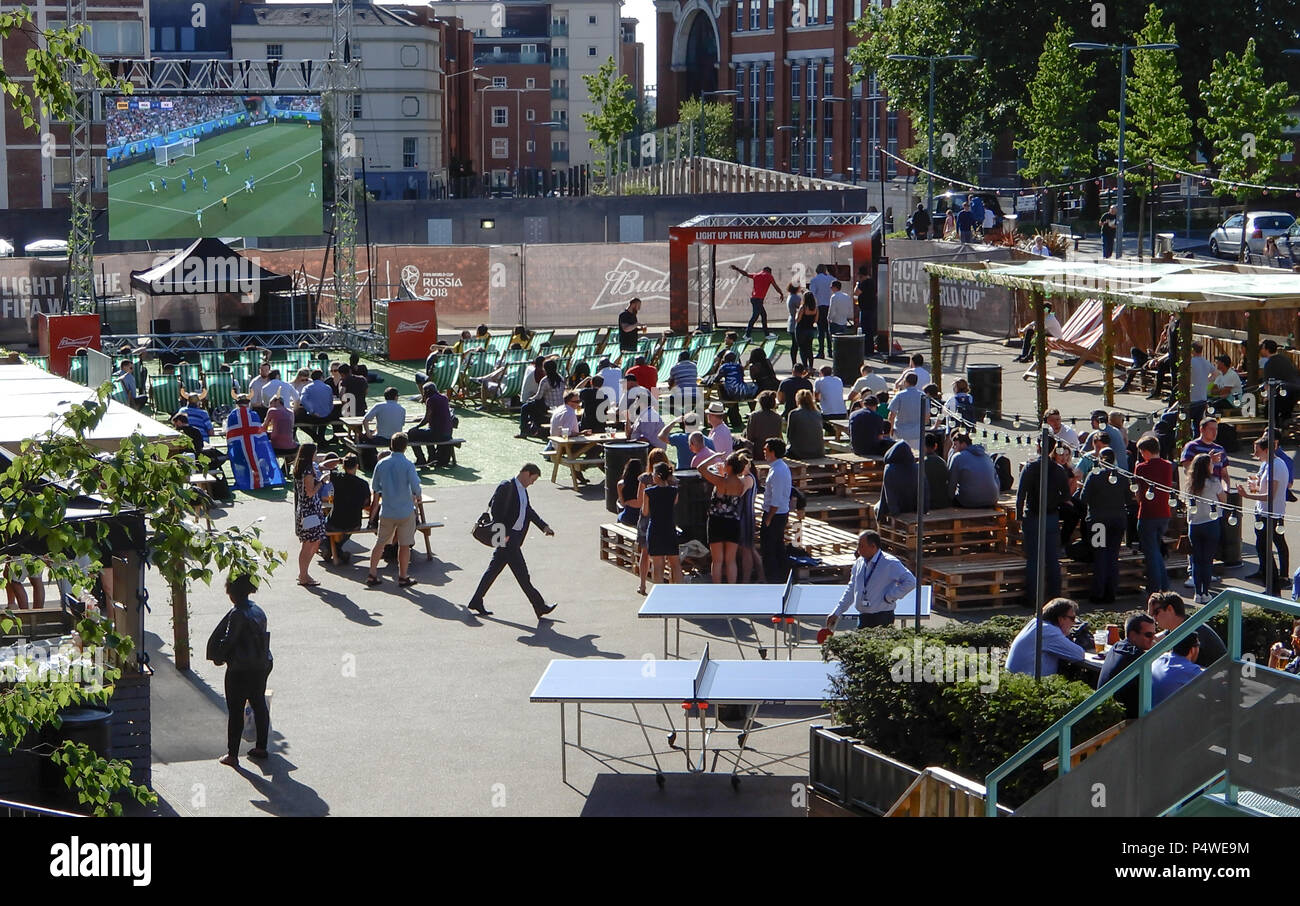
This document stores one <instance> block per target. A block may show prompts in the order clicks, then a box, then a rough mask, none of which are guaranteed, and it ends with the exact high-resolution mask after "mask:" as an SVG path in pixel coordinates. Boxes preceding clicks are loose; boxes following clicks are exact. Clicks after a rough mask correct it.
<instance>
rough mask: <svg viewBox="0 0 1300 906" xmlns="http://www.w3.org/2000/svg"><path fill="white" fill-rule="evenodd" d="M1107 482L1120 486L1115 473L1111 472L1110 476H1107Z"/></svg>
mask: <svg viewBox="0 0 1300 906" xmlns="http://www.w3.org/2000/svg"><path fill="white" fill-rule="evenodd" d="M1106 480H1107V481H1109V482H1110V483H1111V484H1119V479H1118V478H1116V477H1115V473H1114V472H1111V473H1110V475H1109V476H1107V478H1106Z"/></svg>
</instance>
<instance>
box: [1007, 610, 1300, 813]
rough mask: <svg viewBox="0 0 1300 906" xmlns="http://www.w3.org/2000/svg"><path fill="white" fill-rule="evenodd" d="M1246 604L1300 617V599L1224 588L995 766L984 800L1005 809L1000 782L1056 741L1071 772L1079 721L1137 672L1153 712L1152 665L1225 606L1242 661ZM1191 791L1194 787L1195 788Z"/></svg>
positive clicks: (1060, 761)
mask: <svg viewBox="0 0 1300 906" xmlns="http://www.w3.org/2000/svg"><path fill="white" fill-rule="evenodd" d="M1244 604H1254V605H1255V606H1256V607H1260V608H1262V609H1264V610H1274V611H1281V612H1283V613H1287V614H1290V615H1291V616H1292V617H1300V605H1297V604H1292V603H1289V602H1287V601H1283V600H1281V599H1280V598H1273V597H1269V596H1267V595H1262V594H1256V593H1254V592H1247V591H1241V590H1240V589H1228V590H1226V591H1223V592H1221V593H1220V594H1219V595H1218V597H1216V598H1215V599H1214V600H1213V601H1211V602H1210V603H1209V604H1207V605H1205V606H1204V607H1202V608H1201V609H1200V610H1198V611H1197V612H1196V613H1195V614H1194V615H1192V616H1190V617H1188V618H1187V619H1186V620H1185V621H1184V622H1183V623H1182V625H1180V626H1179V627H1178V628H1177V629H1175V630H1172V631H1171V632H1170V633H1169V634H1168V635H1166V636H1165V637H1164V638H1163V639H1161V640H1160V641H1159V642H1157V643H1156V644H1155V645H1154V646H1152V648H1151V649H1150V650H1149V651H1147V653H1146V654H1144V655H1143V656H1142V657H1140V658H1138V659H1137V660H1136V661H1134V662H1133V663H1131V664H1129V665H1128V666H1127V667H1125V668H1124V669H1123V670H1121V671H1120V672H1119V673H1117V674H1115V675H1114V676H1113V677H1112V678H1111V679H1110V681H1109V682H1108V683H1106V685H1104V686H1102V687H1101V688H1100V689H1098V690H1097V691H1096V692H1095V693H1093V694H1092V695H1090V696H1089V697H1088V698H1087V699H1086V700H1084V701H1083V702H1081V703H1080V704H1079V705H1077V706H1076V707H1075V708H1074V709H1073V710H1071V711H1070V712H1069V713H1068V714H1066V715H1065V716H1064V717H1062V718H1061V719H1060V720H1058V721H1057V722H1056V723H1054V724H1053V725H1052V726H1050V727H1048V728H1047V729H1046V730H1044V731H1043V732H1042V733H1040V734H1039V735H1038V737H1037V738H1036V739H1034V741H1033V742H1031V743H1029V745H1027V746H1025V747H1024V748H1023V749H1021V750H1020V751H1019V752H1017V753H1016V754H1015V755H1012V756H1011V757H1010V758H1009V759H1007V760H1006V761H1005V762H1003V763H1002V764H1001V765H999V766H998V767H997V768H995V769H994V770H993V772H992V773H990V774H989V775H988V777H987V778H986V779H985V781H984V786H985V788H986V790H987V791H988V795H987V798H986V799H985V802H984V813H985V815H986V816H988V817H996V815H997V814H998V813H999V809H998V805H997V801H998V784H999V783H1000V782H1001V781H1002V780H1003V779H1004V778H1006V777H1007V776H1008V775H1009V774H1010V773H1011V772H1012V771H1014V770H1016V769H1017V768H1019V767H1021V766H1022V765H1024V764H1025V763H1026V762H1028V761H1029V760H1030V759H1032V758H1034V757H1035V756H1037V755H1038V754H1039V752H1041V751H1042V750H1043V749H1044V748H1046V747H1047V746H1049V745H1051V744H1052V742H1053V741H1055V743H1056V757H1057V765H1056V770H1057V776H1058V777H1063V776H1064V775H1066V774H1068V773H1070V771H1071V769H1072V765H1071V758H1070V751H1071V749H1072V748H1073V744H1072V741H1071V740H1072V733H1073V729H1074V726H1075V724H1077V723H1078V722H1079V721H1081V720H1083V719H1084V718H1085V717H1087V716H1088V715H1090V714H1092V712H1093V711H1095V710H1096V708H1097V706H1098V705H1100V704H1102V703H1103V702H1105V701H1107V700H1108V699H1111V698H1113V697H1114V696H1115V693H1117V692H1119V691H1120V690H1121V689H1123V688H1124V687H1125V686H1126V685H1127V684H1128V683H1129V682H1130V681H1131V680H1133V679H1134V678H1136V679H1137V681H1138V715H1139V717H1141V716H1143V715H1146V714H1148V713H1149V712H1150V711H1151V668H1152V666H1153V665H1154V664H1155V661H1156V658H1158V657H1159V656H1160V655H1162V654H1164V653H1165V652H1167V651H1172V650H1173V648H1174V646H1176V645H1177V644H1178V643H1179V642H1181V641H1182V640H1183V639H1185V638H1187V636H1189V635H1191V634H1192V633H1193V632H1195V631H1196V630H1197V629H1198V628H1199V627H1201V626H1204V625H1206V624H1207V623H1208V622H1209V621H1210V620H1211V619H1212V618H1214V617H1216V616H1218V615H1219V614H1220V613H1223V612H1224V611H1227V615H1228V638H1227V640H1226V643H1227V648H1228V654H1227V656H1228V657H1229V658H1230V659H1231V660H1232V661H1234V662H1236V663H1245V662H1244V661H1242V656H1241V636H1242V628H1241V608H1242V605H1244ZM1252 669H1254V670H1264V669H1267V668H1265V667H1261V666H1259V665H1258V664H1252ZM1188 792H1191V790H1189V791H1188Z"/></svg>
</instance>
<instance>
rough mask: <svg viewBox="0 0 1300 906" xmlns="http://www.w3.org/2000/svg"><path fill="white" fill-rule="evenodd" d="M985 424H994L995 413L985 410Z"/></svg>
mask: <svg viewBox="0 0 1300 906" xmlns="http://www.w3.org/2000/svg"><path fill="white" fill-rule="evenodd" d="M984 424H986V425H991V424H993V413H992V412H985V413H984Z"/></svg>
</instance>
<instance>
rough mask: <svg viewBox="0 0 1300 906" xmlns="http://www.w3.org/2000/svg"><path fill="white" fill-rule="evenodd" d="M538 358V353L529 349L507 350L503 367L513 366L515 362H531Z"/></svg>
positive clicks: (502, 361) (502, 362)
mask: <svg viewBox="0 0 1300 906" xmlns="http://www.w3.org/2000/svg"><path fill="white" fill-rule="evenodd" d="M536 357H537V353H535V352H532V351H531V350H528V349H507V350H506V354H505V356H504V357H503V358H502V359H501V364H502V365H513V364H514V363H515V362H531V361H532V360H533V359H534V358H536Z"/></svg>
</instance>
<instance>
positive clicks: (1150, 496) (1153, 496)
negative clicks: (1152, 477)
mask: <svg viewBox="0 0 1300 906" xmlns="http://www.w3.org/2000/svg"><path fill="white" fill-rule="evenodd" d="M1143 496H1145V497H1146V499H1147V500H1155V499H1156V492H1155V491H1153V490H1151V489H1150V488H1147V492H1146V494H1145V495H1143Z"/></svg>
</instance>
